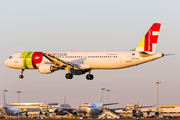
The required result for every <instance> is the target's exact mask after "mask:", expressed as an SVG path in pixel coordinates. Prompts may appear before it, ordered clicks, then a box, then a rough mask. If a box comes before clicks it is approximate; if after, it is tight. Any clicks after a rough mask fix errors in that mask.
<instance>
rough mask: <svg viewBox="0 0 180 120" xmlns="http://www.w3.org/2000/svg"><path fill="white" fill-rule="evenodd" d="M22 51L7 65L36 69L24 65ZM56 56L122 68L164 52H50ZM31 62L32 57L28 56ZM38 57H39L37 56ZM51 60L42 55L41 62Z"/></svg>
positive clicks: (93, 67) (105, 67) (106, 67)
mask: <svg viewBox="0 0 180 120" xmlns="http://www.w3.org/2000/svg"><path fill="white" fill-rule="evenodd" d="M21 54H22V53H16V54H13V55H12V56H11V58H9V59H8V60H6V62H5V65H6V66H7V67H10V68H15V69H36V68H34V67H33V66H31V64H30V63H29V66H28V68H26V67H25V66H24V63H23V59H24V58H23V57H21ZM49 54H52V55H54V56H55V57H57V58H59V59H61V60H64V61H67V62H71V61H73V62H76V61H77V63H78V62H83V63H84V64H86V65H88V66H90V67H91V69H120V68H125V67H130V66H134V65H138V64H141V63H145V62H149V61H152V60H155V59H158V58H161V57H163V54H162V53H155V52H154V53H149V54H151V56H144V54H143V55H142V54H141V53H140V52H137V51H82V52H78V51H70V52H64V51H63V52H49ZM27 59H28V60H29V61H30V62H31V58H27ZM37 59H38V58H37ZM48 62H50V61H49V60H48V59H47V58H45V57H44V56H42V61H41V63H38V64H37V66H38V65H40V64H42V63H48ZM27 65H28V64H27Z"/></svg>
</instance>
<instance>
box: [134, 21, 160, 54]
mask: <svg viewBox="0 0 180 120" xmlns="http://www.w3.org/2000/svg"><path fill="white" fill-rule="evenodd" d="M160 27H161V23H154V24H153V25H152V26H151V28H150V29H149V30H148V32H147V33H146V35H145V36H144V37H143V39H142V40H141V42H140V43H139V45H138V46H137V47H136V48H135V49H133V50H132V51H146V52H155V50H156V44H157V40H158V36H159V31H160Z"/></svg>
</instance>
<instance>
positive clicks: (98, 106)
mask: <svg viewBox="0 0 180 120" xmlns="http://www.w3.org/2000/svg"><path fill="white" fill-rule="evenodd" d="M102 108H103V104H102V103H101V102H99V103H88V104H82V105H81V106H80V110H81V111H82V112H84V113H87V114H89V115H100V114H101V113H102Z"/></svg>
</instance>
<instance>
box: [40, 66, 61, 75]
mask: <svg viewBox="0 0 180 120" xmlns="http://www.w3.org/2000/svg"><path fill="white" fill-rule="evenodd" d="M38 69H39V72H40V73H43V74H48V73H52V72H54V71H56V70H59V67H54V66H53V65H52V64H40V65H39V68H38Z"/></svg>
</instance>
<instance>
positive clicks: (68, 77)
mask: <svg viewBox="0 0 180 120" xmlns="http://www.w3.org/2000/svg"><path fill="white" fill-rule="evenodd" d="M65 77H66V79H72V78H73V75H72V74H71V73H67V74H66V75H65Z"/></svg>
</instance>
